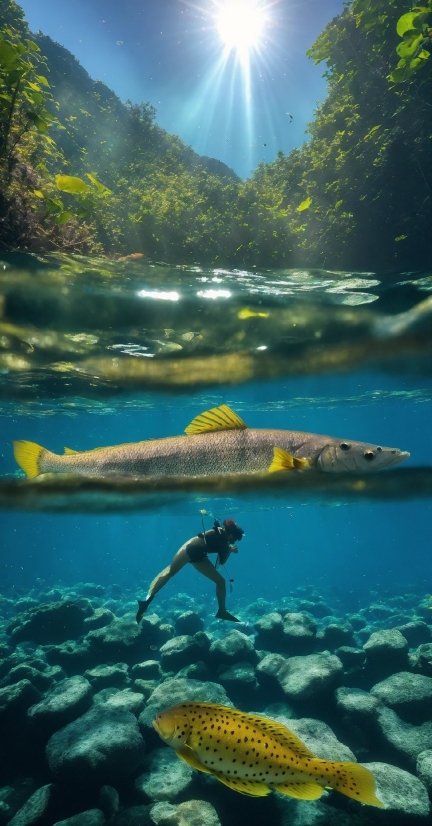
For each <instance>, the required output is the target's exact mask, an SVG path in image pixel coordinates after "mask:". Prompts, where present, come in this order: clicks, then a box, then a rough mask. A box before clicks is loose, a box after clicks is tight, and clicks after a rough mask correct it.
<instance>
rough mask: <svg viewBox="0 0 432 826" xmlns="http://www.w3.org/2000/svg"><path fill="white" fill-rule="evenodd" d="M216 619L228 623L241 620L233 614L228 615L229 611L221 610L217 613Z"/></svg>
mask: <svg viewBox="0 0 432 826" xmlns="http://www.w3.org/2000/svg"><path fill="white" fill-rule="evenodd" d="M216 619H223V620H228V622H241V620H239V619H237V617H234V616H233V614H230V612H229V611H227V610H225V611H222V610H221V609H219V611H218V612H217V614H216Z"/></svg>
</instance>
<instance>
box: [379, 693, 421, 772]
mask: <svg viewBox="0 0 432 826" xmlns="http://www.w3.org/2000/svg"><path fill="white" fill-rule="evenodd" d="M377 721H378V725H379V728H380V731H381V734H382V736H383V737H384V739H385V740H386V741H387V742H388V743H390V745H392V746H393V748H395V749H396V750H397V751H398V752H400V753H401V754H402V755H404V757H406V758H407V759H408V760H409V761H410V762H411V763H415V762H416V760H417V757H418V755H419V754H420V753H421V752H422V751H425V750H427V749H430V748H432V722H427V723H422V725H420V726H412V725H411V724H410V723H405V722H404V721H403V720H401V719H400V717H398V715H397V714H396V712H395V711H393V709H391V708H387V707H386V706H382V707H381V708H380V709H378V713H377Z"/></svg>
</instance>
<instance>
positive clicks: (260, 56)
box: [21, 0, 343, 177]
mask: <svg viewBox="0 0 432 826" xmlns="http://www.w3.org/2000/svg"><path fill="white" fill-rule="evenodd" d="M236 2H237V3H238V2H240V3H245V4H249V6H250V9H251V12H250V13H251V14H253V10H254V7H255V6H258V8H261V10H262V11H263V14H264V18H265V20H264V27H263V30H262V35H261V39H260V42H259V44H258V46H257V48H254V49H252V50H250V52H249V72H247V71H246V70H245V69H244V68H242V66H241V63H240V61H239V55H238V53H237V52H236V51H235V50H232V51H231V52H230V54H229V55H228V54H227V52H226V50H225V47H224V43H223V41H222V39H221V36H220V34H219V32H218V27H217V21H218V14H219V13H220V12H221V10H222V8H223V6H224V4H227V3H228V4H229V3H236ZM21 5H22V7H23V8H24V11H25V14H26V17H27V20H28V23H29V25H30V28H31V29H32V31H38V30H41V31H42V32H43V33H44V34H48V35H50V37H52V38H53V39H54V40H56V41H57V42H59V43H61V44H62V45H63V46H65V47H66V48H67V49H69V50H70V51H71V52H72V53H73V54H74V55H75V56H76V57H77V58H78V60H79V61H80V63H81V64H82V66H84V68H85V69H86V70H87V71H88V72H89V74H90V75H91V76H92V77H93V78H94V79H99V80H102V81H104V83H106V85H107V86H109V87H110V88H111V89H113V90H114V91H115V92H116V93H117V94H118V96H119V97H120V98H121V100H123V101H125V100H127V99H128V98H129V99H130V100H132V101H133V102H135V103H139V102H141V101H147V100H148V101H150V103H152V104H153V105H154V106H155V107H156V110H157V117H156V120H157V123H159V124H160V126H162V127H163V128H164V129H166V130H167V131H168V132H170V133H174V134H178V135H179V136H180V137H181V138H182V139H183V140H184V141H185V142H186V143H188V144H189V145H190V146H192V147H193V149H195V150H196V151H197V152H199V153H200V154H203V155H209V156H211V157H214V158H218V159H219V160H221V161H223V162H224V163H226V164H228V165H229V166H231V167H233V168H234V169H235V171H236V172H237V174H239V175H240V176H242V177H247V176H248V175H249V174H250V172H251V171H252V169H254V168H255V167H256V166H257V164H258V163H259V161H261V160H265V161H271V160H273V159H274V158H275V156H276V154H277V152H278V150H279V149H282V150H283V151H284V152H288V151H289V150H291V149H293V148H294V147H296V146H299V145H300V144H301V143H303V141H304V140H305V139H306V136H305V134H304V133H305V129H306V125H307V123H308V122H309V121H310V120H311V119H312V117H313V112H314V109H315V107H316V104H317V101H320V100H321V101H322V100H323V98H324V97H325V80H324V79H323V78H322V74H323V71H324V68H325V67H324V66H321V65H320V66H314V64H313V62H312V61H311V60H310V59H308V58H307V57H306V54H305V52H306V50H307V49H308V48H309V47H310V46H311V45H312V43H313V42H314V40H315V38H316V37H317V36H318V34H319V33H320V32H321V31H322V29H323V28H324V27H325V25H326V23H327V22H328V21H329V20H331V19H332V18H333V17H334V16H336V15H337V14H338V13H340V11H341V10H342V6H343V3H342V0H194V1H193V2H187V1H186V0H122V2H119V0H74V2H73V3H72V2H59V1H58V0H22V2H21ZM248 17H249V15H248ZM246 25H247V21H245V26H246ZM248 77H249V79H248ZM290 115H291V116H292V118H291V117H290Z"/></svg>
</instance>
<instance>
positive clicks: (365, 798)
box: [309, 759, 384, 808]
mask: <svg viewBox="0 0 432 826" xmlns="http://www.w3.org/2000/svg"><path fill="white" fill-rule="evenodd" d="M309 768H310V770H311V772H312V771H314V772H315V771H317V772H322V771H325V773H326V775H327V776H326V783H328V785H329V786H331V788H332V789H336V791H337V792H341V794H346V796H347V797H351V798H352V799H353V800H358V801H360V803H368V805H369V806H379V807H380V808H383V806H384V804H383V803H382V802H381V800H379V799H378V798H377V796H376V794H375V777H374V776H373V774H372V772H371V771H370V770H369V769H367V768H366V767H365V766H360V765H359V764H358V763H330V762H329V761H328V760H318V759H316V760H314V761H312V760H311V763H310V766H309Z"/></svg>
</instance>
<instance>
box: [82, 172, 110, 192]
mask: <svg viewBox="0 0 432 826" xmlns="http://www.w3.org/2000/svg"><path fill="white" fill-rule="evenodd" d="M86 175H87V178H88V179H89V181H91V182H92V184H94V185H95V187H96V189H97V191H98V192H99V194H100V195H112V191H111V190H110V189H108V187H106V186H104V185H103V184H101V182H100V181H98V179H97V178H96V175H95V174H94V172H86Z"/></svg>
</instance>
